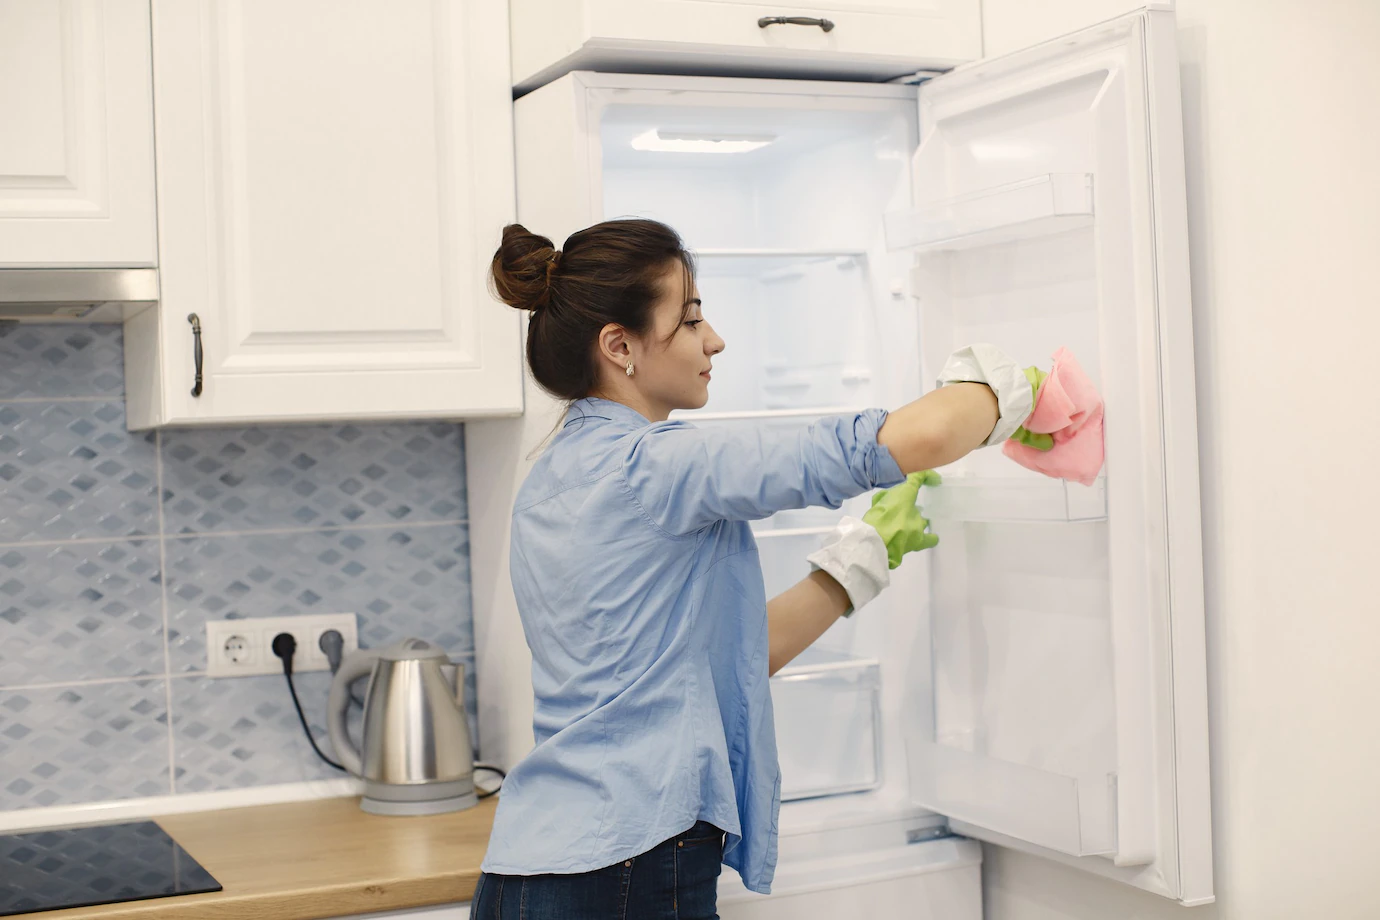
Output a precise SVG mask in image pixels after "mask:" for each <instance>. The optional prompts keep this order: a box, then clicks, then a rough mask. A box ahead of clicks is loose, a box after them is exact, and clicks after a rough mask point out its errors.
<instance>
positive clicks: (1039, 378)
mask: <svg viewBox="0 0 1380 920" xmlns="http://www.w3.org/2000/svg"><path fill="white" fill-rule="evenodd" d="M1048 376H1049V375H1048V374H1046V373H1045V372H1044V371H1042V370H1040V369H1039V368H1038V367H1027V368H1026V369H1025V379H1026V380H1029V381H1030V396H1031V405H1034V404H1035V402H1036V401H1037V400H1039V398H1040V385H1041V384H1042V383H1044V382H1045V378H1046V377H1048ZM1011 440H1013V441H1019V442H1020V443H1021V444H1024V445H1025V446H1026V447H1033V448H1034V449H1035V450H1049V449H1051V448H1052V447H1054V438H1053V437H1052V436H1050V435H1047V434H1036V433H1035V432H1033V431H1027V430H1026V428H1025V426H1024V425H1022V426H1021V427H1019V428H1017V429H1016V433H1015V434H1013V435H1012V436H1011Z"/></svg>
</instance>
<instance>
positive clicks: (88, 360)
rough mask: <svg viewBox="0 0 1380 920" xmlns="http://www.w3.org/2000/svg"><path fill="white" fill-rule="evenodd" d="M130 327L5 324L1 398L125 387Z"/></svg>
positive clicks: (112, 392)
mask: <svg viewBox="0 0 1380 920" xmlns="http://www.w3.org/2000/svg"><path fill="white" fill-rule="evenodd" d="M123 333H124V327H123V326H121V325H120V324H119V323H100V324H97V325H89V326H88V325H82V326H76V325H62V324H58V323H53V324H47V325H39V324H34V325H29V324H22V325H19V326H0V401H3V400H7V399H32V398H35V397H39V398H52V397H67V396H106V397H114V398H116V399H118V398H119V397H120V396H121V395H122V394H123V393H124V391H125V364H124V334H123Z"/></svg>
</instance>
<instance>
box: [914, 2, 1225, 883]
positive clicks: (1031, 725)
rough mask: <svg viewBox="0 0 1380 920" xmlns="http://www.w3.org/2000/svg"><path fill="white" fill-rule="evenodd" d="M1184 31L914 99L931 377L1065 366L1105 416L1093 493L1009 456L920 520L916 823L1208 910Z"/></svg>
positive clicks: (972, 76) (924, 338)
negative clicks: (931, 818) (1181, 95)
mask: <svg viewBox="0 0 1380 920" xmlns="http://www.w3.org/2000/svg"><path fill="white" fill-rule="evenodd" d="M1173 42H1174V32H1173V14H1172V13H1170V12H1159V11H1143V12H1141V13H1137V14H1134V15H1131V16H1128V17H1124V18H1121V19H1117V20H1112V21H1110V22H1107V23H1104V24H1102V25H1099V26H1097V27H1094V28H1091V29H1088V30H1085V31H1083V32H1079V33H1077V34H1074V35H1071V36H1066V37H1064V38H1061V39H1058V40H1055V41H1051V42H1048V43H1045V44H1042V45H1040V46H1037V47H1035V48H1031V49H1027V50H1025V51H1021V52H1017V53H1015V54H1011V55H1008V56H1005V57H1002V58H998V59H994V60H991V61H981V62H977V63H975V64H972V65H968V66H965V67H961V68H959V69H958V70H956V71H954V72H952V73H950V74H947V75H944V76H941V77H938V78H936V79H934V80H931V81H929V82H928V83H926V84H924V85H922V86H921V88H920V91H919V105H920V137H921V145H920V148H919V150H918V151H917V152H916V154H915V157H914V161H913V186H914V188H915V190H916V206H915V207H913V208H911V209H908V210H904V211H899V212H894V213H892V214H890V215H888V218H887V239H888V244H889V245H890V246H891V247H893V248H895V249H897V250H901V251H907V252H909V253H911V254H912V255H913V258H914V266H913V268H912V270H911V286H912V294H913V296H914V297H915V298H916V299H917V301H918V304H919V315H920V317H921V320H920V325H921V328H920V333H919V340H920V343H921V349H920V350H921V355H922V363H923V366H924V373H925V377H926V379H927V380H933V378H934V376H935V375H936V373H937V372H938V370H939V368H940V367H941V366H942V364H943V362H944V359H945V357H946V356H947V355H948V354H949V352H950V351H952V350H953V349H955V348H958V347H961V346H964V345H967V344H969V343H971V342H983V341H985V342H992V343H994V344H995V345H997V346H999V347H1000V348H1002V349H1003V350H1005V351H1006V352H1007V353H1009V354H1010V355H1012V356H1013V357H1014V358H1015V359H1016V361H1017V362H1018V363H1019V364H1020V365H1022V366H1026V365H1036V366H1039V367H1043V368H1045V369H1048V368H1049V366H1050V361H1051V356H1052V355H1053V353H1054V352H1055V351H1056V350H1057V349H1058V348H1060V347H1067V348H1068V349H1069V350H1071V351H1072V352H1073V354H1074V355H1076V356H1077V358H1078V360H1079V361H1080V362H1081V364H1082V366H1083V368H1084V370H1085V371H1086V372H1087V374H1088V376H1089V377H1090V378H1091V380H1092V381H1093V383H1094V384H1095V386H1096V387H1097V388H1098V390H1099V391H1100V393H1101V394H1102V396H1103V397H1104V399H1105V404H1106V428H1105V445H1106V464H1105V468H1104V470H1103V471H1102V473H1100V474H1099V475H1098V476H1097V477H1096V479H1095V480H1094V481H1093V483H1092V484H1091V485H1079V484H1076V483H1071V482H1066V481H1063V480H1058V479H1048V478H1045V477H1043V476H1041V475H1040V474H1037V473H1034V472H1031V471H1029V470H1026V469H1023V468H1021V467H1019V466H1017V465H1016V464H1015V463H1013V462H1012V461H1011V460H1010V459H1008V458H1007V457H1005V456H1004V455H1003V454H1002V453H1001V452H1000V451H999V450H984V451H978V452H975V453H974V454H972V455H970V456H969V457H967V458H964V459H963V460H962V461H960V462H959V463H956V464H954V465H953V466H952V467H950V468H948V469H945V470H943V471H942V472H943V473H944V475H945V481H944V485H943V486H942V487H940V488H939V489H938V490H936V491H935V492H934V493H933V495H932V496H931V497H930V498H929V504H928V505H927V506H926V507H927V510H928V511H929V512H930V514H931V516H932V518H933V520H934V525H933V529H934V530H935V532H936V533H938V534H939V536H940V544H939V546H938V547H937V548H936V549H935V550H933V551H932V552H931V553H930V554H929V556H930V558H929V560H928V562H929V565H930V577H931V583H930V598H929V600H930V604H929V609H928V616H927V618H926V619H927V620H928V629H927V630H925V631H924V632H922V633H920V634H918V635H917V637H916V641H915V645H914V648H913V653H912V655H911V662H912V667H911V672H910V676H909V678H908V685H909V691H908V693H907V711H906V717H905V729H904V731H905V735H906V748H907V754H908V769H909V776H910V789H911V794H912V796H913V797H914V800H915V801H916V802H917V803H918V804H921V805H924V806H925V807H927V808H931V809H933V810H935V811H937V812H939V813H941V814H944V815H946V816H948V817H949V818H950V825H951V827H953V828H954V829H955V830H957V831H959V832H960V833H964V834H968V835H972V836H977V837H980V838H982V839H986V840H989V841H991V842H995V843H1001V844H1005V845H1010V846H1016V847H1019V848H1021V849H1026V850H1029V851H1031V852H1036V853H1040V854H1042V855H1046V856H1052V857H1054V858H1059V859H1062V860H1064V861H1068V862H1071V863H1073V864H1076V865H1079V866H1080V867H1083V868H1086V869H1090V870H1091V871H1095V872H1099V873H1101V874H1104V875H1110V876H1112V877H1115V878H1118V879H1120V880H1122V881H1125V882H1128V883H1130V884H1134V885H1137V886H1139V887H1142V888H1145V889H1147V890H1150V891H1153V892H1155V893H1157V894H1161V895H1164V896H1166V897H1170V898H1173V899H1175V900H1179V901H1182V902H1184V903H1191V904H1192V903H1205V902H1207V901H1210V900H1211V899H1212V870H1211V855H1210V853H1211V843H1210V839H1211V838H1210V819H1209V806H1208V758H1207V730H1206V712H1207V694H1206V669H1205V655H1204V648H1203V644H1204V630H1203V600H1202V572H1201V569H1202V562H1201V548H1200V530H1199V507H1198V483H1197V452H1196V444H1197V434H1196V424H1197V423H1196V412H1195V402H1194V392H1193V352H1192V321H1191V315H1190V305H1189V299H1188V297H1189V286H1188V263H1187V251H1186V243H1185V238H1186V215H1185V190H1184V182H1183V164H1182V156H1183V154H1182V140H1181V130H1182V129H1181V124H1180V115H1179V101H1178V77H1177V58H1176V55H1175V49H1174V43H1173Z"/></svg>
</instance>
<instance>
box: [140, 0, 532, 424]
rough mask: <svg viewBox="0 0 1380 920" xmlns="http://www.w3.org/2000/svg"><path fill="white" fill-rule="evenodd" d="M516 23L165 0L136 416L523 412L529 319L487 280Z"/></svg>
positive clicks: (502, 211) (504, 182)
mask: <svg viewBox="0 0 1380 920" xmlns="http://www.w3.org/2000/svg"><path fill="white" fill-rule="evenodd" d="M507 23H508V17H507V8H506V4H504V3H502V2H501V0H483V2H467V3H429V2H423V0H410V2H406V3H402V2H399V3H388V4H350V5H340V4H335V3H331V2H327V0H291V2H269V0H244V2H227V0H155V2H154V3H153V49H154V101H155V113H156V129H157V142H156V159H157V169H158V221H159V267H160V283H161V290H162V298H161V306H160V309H159V310H157V311H152V310H150V311H146V312H145V313H142V314H139V315H138V316H135V317H133V318H131V319H130V320H129V321H128V322H127V324H126V368H127V381H126V383H127V393H128V408H129V424H130V427H131V428H136V429H137V428H145V427H150V426H154V425H170V424H177V425H195V424H221V423H227V422H234V423H240V422H272V421H305V420H324V419H339V418H355V419H368V418H424V417H433V418H434V417H444V418H463V417H474V416H486V415H511V414H515V413H518V412H520V411H521V409H522V389H521V384H522V380H521V350H520V347H519V328H520V324H519V319H518V317H517V315H516V314H515V312H514V311H512V310H510V309H508V308H507V307H505V306H503V305H501V304H499V303H497V302H496V301H495V300H494V299H493V298H492V297H491V296H490V295H489V293H488V291H487V287H486V273H487V269H488V265H489V261H490V259H491V258H492V255H493V252H494V249H495V248H496V246H497V244H498V235H499V230H500V228H501V227H502V226H503V225H504V224H505V223H508V222H509V221H511V219H512V217H513V210H514V195H513V163H512V131H511V96H510V86H509V76H508V75H509V69H508V54H507V44H506V42H505V41H504V38H505V36H506V35H507ZM192 315H195V317H196V318H197V323H196V324H195V325H197V326H199V328H200V330H201V332H200V342H199V345H198V342H197V341H196V334H195V332H194V324H193V323H192V321H191V319H190V317H191V316H192ZM198 354H200V355H201V361H200V364H201V386H200V387H199V388H198V387H197V386H196V368H197V363H198V361H197V356H198ZM198 390H199V392H197V391H198Z"/></svg>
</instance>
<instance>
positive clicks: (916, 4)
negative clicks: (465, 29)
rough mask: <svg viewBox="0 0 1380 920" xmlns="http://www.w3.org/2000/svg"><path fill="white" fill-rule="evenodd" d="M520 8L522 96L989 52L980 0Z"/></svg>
mask: <svg viewBox="0 0 1380 920" xmlns="http://www.w3.org/2000/svg"><path fill="white" fill-rule="evenodd" d="M512 10H513V83H514V85H515V86H516V87H517V89H518V90H519V91H520V92H527V91H529V90H533V89H536V88H537V87H538V86H542V85H544V84H546V83H549V82H551V81H552V80H554V79H556V78H557V77H559V76H562V75H563V74H566V73H569V72H571V71H573V70H594V71H610V72H618V73H658V74H719V75H735V76H743V75H760V76H777V77H802V78H809V79H816V80H818V79H821V78H823V77H829V78H832V79H838V80H848V79H855V80H880V79H889V78H891V77H897V76H902V75H904V74H907V73H912V72H914V71H916V70H922V69H947V68H949V67H953V66H954V65H955V64H959V63H962V62H964V61H971V60H974V59H976V58H977V57H978V56H979V55H980V54H981V49H982V18H981V12H980V9H979V0H831V2H827V3H825V4H823V5H813V4H811V5H805V6H801V5H791V4H789V3H787V2H786V0H513V3H512ZM781 20H792V21H788V22H787V21H781Z"/></svg>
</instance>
